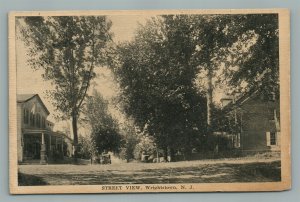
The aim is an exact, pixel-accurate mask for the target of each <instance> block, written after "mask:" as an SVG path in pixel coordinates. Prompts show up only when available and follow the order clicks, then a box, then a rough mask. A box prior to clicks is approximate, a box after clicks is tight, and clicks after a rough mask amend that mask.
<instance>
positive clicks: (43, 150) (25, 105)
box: [17, 94, 72, 164]
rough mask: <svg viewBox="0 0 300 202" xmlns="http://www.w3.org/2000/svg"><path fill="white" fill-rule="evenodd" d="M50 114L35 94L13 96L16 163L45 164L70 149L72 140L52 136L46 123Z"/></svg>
mask: <svg viewBox="0 0 300 202" xmlns="http://www.w3.org/2000/svg"><path fill="white" fill-rule="evenodd" d="M49 114H50V112H49V111H48V109H47V107H46V106H45V104H44V103H43V101H42V100H41V98H40V96H39V95H38V94H19V95H17V145H18V149H17V150H18V162H20V163H21V162H36V161H39V162H40V163H41V164H45V163H47V162H48V161H51V160H53V159H54V158H57V157H58V156H60V157H61V158H63V156H66V154H69V155H71V154H72V152H70V151H69V152H66V151H68V150H70V148H72V146H71V145H72V140H70V138H68V137H67V136H65V135H64V134H62V133H59V132H54V131H53V127H54V124H53V123H52V122H50V121H48V120H47V117H48V116H49Z"/></svg>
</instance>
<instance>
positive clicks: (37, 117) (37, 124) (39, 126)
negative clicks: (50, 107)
mask: <svg viewBox="0 0 300 202" xmlns="http://www.w3.org/2000/svg"><path fill="white" fill-rule="evenodd" d="M36 126H37V127H38V128H41V115H40V114H37V115H36Z"/></svg>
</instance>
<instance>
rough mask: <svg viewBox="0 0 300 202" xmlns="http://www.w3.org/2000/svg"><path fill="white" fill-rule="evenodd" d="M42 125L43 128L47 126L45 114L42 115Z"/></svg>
mask: <svg viewBox="0 0 300 202" xmlns="http://www.w3.org/2000/svg"><path fill="white" fill-rule="evenodd" d="M41 125H42V128H46V123H45V118H44V117H43V116H42V117H41Z"/></svg>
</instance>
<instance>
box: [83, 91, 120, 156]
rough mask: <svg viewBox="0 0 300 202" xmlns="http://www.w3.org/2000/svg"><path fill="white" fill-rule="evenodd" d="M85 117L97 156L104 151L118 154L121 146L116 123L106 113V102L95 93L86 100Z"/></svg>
mask: <svg viewBox="0 0 300 202" xmlns="http://www.w3.org/2000/svg"><path fill="white" fill-rule="evenodd" d="M85 117H86V121H87V123H88V125H89V126H90V127H91V130H92V131H91V139H92V140H93V142H94V143H95V147H96V148H97V152H98V154H101V153H102V152H104V151H112V152H115V153H118V152H119V148H120V146H121V135H120V131H119V127H118V123H117V121H116V119H114V118H113V117H112V115H111V114H110V113H109V112H108V101H106V100H105V99H104V98H103V97H102V95H101V94H100V93H98V92H97V91H94V93H93V96H89V97H88V98H87V101H86V110H85Z"/></svg>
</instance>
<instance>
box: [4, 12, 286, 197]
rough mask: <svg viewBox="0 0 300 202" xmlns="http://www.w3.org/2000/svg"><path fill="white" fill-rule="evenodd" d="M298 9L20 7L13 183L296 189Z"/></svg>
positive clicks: (13, 26)
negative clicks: (294, 42) (294, 32)
mask: <svg viewBox="0 0 300 202" xmlns="http://www.w3.org/2000/svg"><path fill="white" fill-rule="evenodd" d="M289 20H290V17H289V11H288V10H287V9H263V10H261V9H256V10H156V11H154V10H149V11H41V12H38V11H34V12H28V11H27V12H11V13H10V14H9V150H10V151H9V155H10V158H9V159H10V162H9V164H10V169H9V170H10V192H11V193H12V194H44V193H143V192H216V191H218V192H220V191H224V192H225V191H231V192H232V191H237V192H239V191H282V190H287V189H290V188H291V171H290V169H291V168H290V166H291V162H290V135H291V134H290V22H289Z"/></svg>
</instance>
